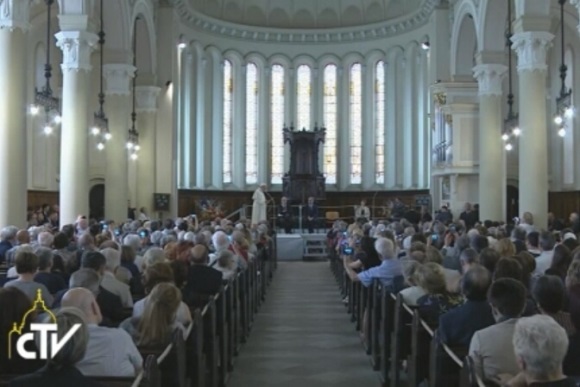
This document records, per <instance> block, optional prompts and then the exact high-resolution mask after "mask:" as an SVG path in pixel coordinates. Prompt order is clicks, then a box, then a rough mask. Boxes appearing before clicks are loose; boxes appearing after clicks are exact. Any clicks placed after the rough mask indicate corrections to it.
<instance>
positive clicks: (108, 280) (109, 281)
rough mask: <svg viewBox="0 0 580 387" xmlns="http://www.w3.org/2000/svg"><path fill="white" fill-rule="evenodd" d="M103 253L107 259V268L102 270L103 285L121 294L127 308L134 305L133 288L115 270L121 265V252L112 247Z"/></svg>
mask: <svg viewBox="0 0 580 387" xmlns="http://www.w3.org/2000/svg"><path fill="white" fill-rule="evenodd" d="M101 254H103V256H104V257H105V259H106V264H105V268H104V270H103V272H102V275H103V279H102V281H101V286H102V287H103V288H105V289H107V290H108V291H110V292H111V293H113V294H115V295H117V296H119V298H120V299H121V303H122V304H123V307H125V308H131V307H132V306H133V297H132V296H131V288H130V287H129V285H127V284H124V283H123V282H121V281H119V280H118V279H117V278H116V277H115V271H116V270H117V268H118V267H119V266H121V253H120V252H119V251H117V250H115V249H112V248H110V247H109V248H106V249H103V250H101Z"/></svg>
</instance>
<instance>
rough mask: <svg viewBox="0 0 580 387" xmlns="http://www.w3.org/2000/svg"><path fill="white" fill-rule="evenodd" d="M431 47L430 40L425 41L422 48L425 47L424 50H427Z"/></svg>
mask: <svg viewBox="0 0 580 387" xmlns="http://www.w3.org/2000/svg"><path fill="white" fill-rule="evenodd" d="M430 47H431V45H430V44H429V42H423V44H421V48H423V50H425V51H427V50H428V49H429V48H430Z"/></svg>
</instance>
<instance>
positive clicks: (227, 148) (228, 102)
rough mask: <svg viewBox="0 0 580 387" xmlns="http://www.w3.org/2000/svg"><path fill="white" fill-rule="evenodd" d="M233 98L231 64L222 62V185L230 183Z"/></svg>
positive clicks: (227, 61)
mask: <svg viewBox="0 0 580 387" xmlns="http://www.w3.org/2000/svg"><path fill="white" fill-rule="evenodd" d="M233 96H234V79H233V75H232V63H231V62H230V61H229V60H226V61H224V122H223V124H224V128H223V129H224V132H223V142H224V148H223V162H224V173H223V180H224V183H231V182H232V134H233V120H232V116H233V108H234V104H233Z"/></svg>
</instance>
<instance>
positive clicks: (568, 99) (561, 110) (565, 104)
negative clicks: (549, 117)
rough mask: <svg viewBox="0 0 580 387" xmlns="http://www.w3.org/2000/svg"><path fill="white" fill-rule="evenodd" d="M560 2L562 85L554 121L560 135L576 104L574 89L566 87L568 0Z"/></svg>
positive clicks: (564, 133)
mask: <svg viewBox="0 0 580 387" xmlns="http://www.w3.org/2000/svg"><path fill="white" fill-rule="evenodd" d="M558 3H559V4H560V27H561V30H560V32H561V34H562V47H561V49H562V53H561V54H562V57H561V58H562V62H561V63H560V80H561V82H562V84H561V87H560V95H559V96H558V97H557V98H556V114H555V115H554V123H555V124H556V127H557V128H558V135H559V136H560V137H564V136H566V120H567V119H569V118H572V117H573V116H574V106H572V89H567V88H566V73H567V71H568V68H567V67H566V63H565V59H564V55H565V46H564V4H565V3H566V0H558Z"/></svg>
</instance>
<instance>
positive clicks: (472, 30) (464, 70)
mask: <svg viewBox="0 0 580 387" xmlns="http://www.w3.org/2000/svg"><path fill="white" fill-rule="evenodd" d="M477 15H478V14H477V9H476V7H475V5H474V4H473V1H472V0H466V1H464V2H463V3H461V5H460V6H459V9H458V10H457V12H456V17H455V23H454V24H453V29H452V32H451V75H452V76H455V75H469V76H472V69H473V56H474V53H475V51H476V50H477V47H478V38H477V31H478V28H477ZM502 41H503V40H502Z"/></svg>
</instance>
